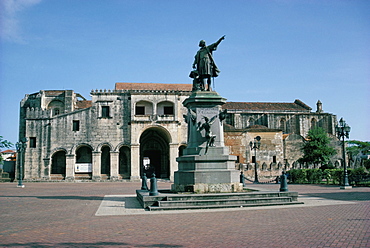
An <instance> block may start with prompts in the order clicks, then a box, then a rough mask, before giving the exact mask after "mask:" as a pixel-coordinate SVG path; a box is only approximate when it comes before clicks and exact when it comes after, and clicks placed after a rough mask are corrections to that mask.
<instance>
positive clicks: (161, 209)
mask: <svg viewBox="0 0 370 248" xmlns="http://www.w3.org/2000/svg"><path fill="white" fill-rule="evenodd" d="M294 204H303V202H298V201H293V202H269V203H267V202H265V203H252V204H236V205H235V204H234V205H233V204H230V205H204V206H197V205H196V206H194V205H193V206H168V207H159V206H149V207H148V210H149V211H169V210H199V209H223V208H243V207H261V206H279V205H294Z"/></svg>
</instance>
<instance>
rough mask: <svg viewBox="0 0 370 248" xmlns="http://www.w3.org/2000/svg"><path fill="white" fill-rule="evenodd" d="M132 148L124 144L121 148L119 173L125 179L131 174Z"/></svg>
mask: <svg viewBox="0 0 370 248" xmlns="http://www.w3.org/2000/svg"><path fill="white" fill-rule="evenodd" d="M130 157H131V156H130V149H129V148H128V147H127V146H122V147H121V148H120V149H119V167H118V174H120V175H121V178H123V179H129V178H130V175H131V171H130V164H131V163H130Z"/></svg>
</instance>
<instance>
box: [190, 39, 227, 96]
mask: <svg viewBox="0 0 370 248" xmlns="http://www.w3.org/2000/svg"><path fill="white" fill-rule="evenodd" d="M224 39H225V35H224V36H222V37H221V38H220V39H219V40H218V41H216V42H215V43H213V44H211V45H209V46H206V42H205V41H204V40H201V41H200V42H199V47H200V49H199V50H198V52H197V54H196V55H195V60H194V63H193V69H196V70H197V73H198V75H199V80H200V81H201V83H202V84H203V85H205V83H207V85H208V88H207V90H208V91H210V90H211V77H217V76H218V73H219V72H220V71H219V69H218V68H217V66H216V64H215V61H214V60H213V56H212V52H213V51H215V50H216V49H217V46H218V44H220V42H221V41H222V40H224Z"/></svg>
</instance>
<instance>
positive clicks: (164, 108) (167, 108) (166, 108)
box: [157, 101, 175, 115]
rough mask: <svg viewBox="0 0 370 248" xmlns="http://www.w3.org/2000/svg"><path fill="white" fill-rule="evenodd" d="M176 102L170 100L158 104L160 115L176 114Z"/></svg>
mask: <svg viewBox="0 0 370 248" xmlns="http://www.w3.org/2000/svg"><path fill="white" fill-rule="evenodd" d="M174 106H175V104H174V103H173V102H170V101H162V102H159V103H158V104H157V114H158V115H174V114H175V108H174Z"/></svg>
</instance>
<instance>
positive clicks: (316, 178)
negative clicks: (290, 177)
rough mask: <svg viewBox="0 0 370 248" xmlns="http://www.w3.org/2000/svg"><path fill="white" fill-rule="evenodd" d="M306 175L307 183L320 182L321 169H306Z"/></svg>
mask: <svg viewBox="0 0 370 248" xmlns="http://www.w3.org/2000/svg"><path fill="white" fill-rule="evenodd" d="M306 177H307V181H308V182H309V183H321V181H322V170H320V169H308V170H306Z"/></svg>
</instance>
